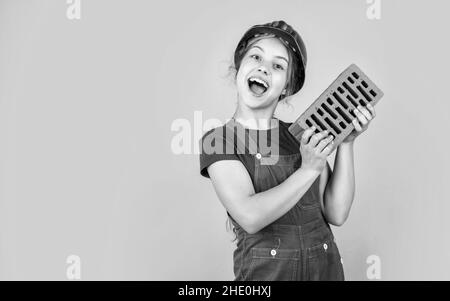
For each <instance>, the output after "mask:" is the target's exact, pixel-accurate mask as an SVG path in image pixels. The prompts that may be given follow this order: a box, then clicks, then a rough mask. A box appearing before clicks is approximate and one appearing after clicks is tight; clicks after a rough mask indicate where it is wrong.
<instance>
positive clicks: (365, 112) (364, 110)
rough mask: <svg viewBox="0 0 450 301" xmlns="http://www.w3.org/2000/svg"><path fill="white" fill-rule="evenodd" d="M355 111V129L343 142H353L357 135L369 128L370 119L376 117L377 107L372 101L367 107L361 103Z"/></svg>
mask: <svg viewBox="0 0 450 301" xmlns="http://www.w3.org/2000/svg"><path fill="white" fill-rule="evenodd" d="M353 112H354V113H355V115H356V117H357V118H355V119H353V121H352V122H353V125H354V126H355V129H354V130H353V131H352V132H351V133H350V134H349V135H348V136H347V137H346V138H345V139H344V140H343V141H342V143H348V142H353V141H354V140H355V138H356V137H358V136H359V135H360V134H361V133H362V132H364V131H365V130H367V128H368V127H369V123H370V121H371V120H372V119H374V118H375V108H374V107H373V106H372V105H371V104H370V103H368V104H367V106H365V107H363V106H361V105H359V106H358V107H357V108H356V109H355V110H354V111H353Z"/></svg>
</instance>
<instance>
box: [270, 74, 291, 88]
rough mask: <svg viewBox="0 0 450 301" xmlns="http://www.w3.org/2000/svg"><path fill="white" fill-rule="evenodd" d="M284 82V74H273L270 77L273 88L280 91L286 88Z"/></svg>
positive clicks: (285, 78)
mask: <svg viewBox="0 0 450 301" xmlns="http://www.w3.org/2000/svg"><path fill="white" fill-rule="evenodd" d="M286 80H287V75H286V73H281V72H280V73H279V74H274V75H273V76H272V83H273V86H274V87H276V88H277V89H280V90H282V89H283V88H284V87H285V86H286V83H287V82H286Z"/></svg>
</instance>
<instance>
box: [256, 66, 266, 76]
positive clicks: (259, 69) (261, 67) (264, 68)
mask: <svg viewBox="0 0 450 301" xmlns="http://www.w3.org/2000/svg"><path fill="white" fill-rule="evenodd" d="M258 71H260V72H263V73H264V74H265V75H269V72H268V71H267V68H266V67H265V66H259V67H258Z"/></svg>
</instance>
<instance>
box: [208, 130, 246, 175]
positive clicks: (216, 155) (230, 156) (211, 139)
mask: <svg viewBox="0 0 450 301" xmlns="http://www.w3.org/2000/svg"><path fill="white" fill-rule="evenodd" d="M199 143H200V147H199V149H200V174H201V175H202V176H204V177H206V178H209V174H208V166H210V165H211V164H213V163H214V162H217V161H221V160H239V161H240V158H239V156H238V155H237V153H236V149H235V145H234V143H233V140H232V139H228V138H227V137H226V136H225V135H224V128H223V127H218V128H214V129H212V130H209V131H208V132H206V133H205V134H204V135H203V137H202V138H201V139H200V141H199Z"/></svg>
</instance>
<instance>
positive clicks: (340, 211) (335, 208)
mask: <svg viewBox="0 0 450 301" xmlns="http://www.w3.org/2000/svg"><path fill="white" fill-rule="evenodd" d="M354 195H355V169H354V160H353V142H347V143H343V144H341V145H339V147H338V148H337V152H336V158H335V162H334V168H333V173H332V175H331V177H330V179H329V181H328V184H327V186H326V188H325V193H324V199H323V201H324V214H325V217H326V218H327V220H328V222H329V223H331V224H333V225H336V226H340V225H342V224H343V223H344V222H345V221H346V219H347V217H348V214H349V212H350V208H351V206H352V203H353V198H354Z"/></svg>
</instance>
